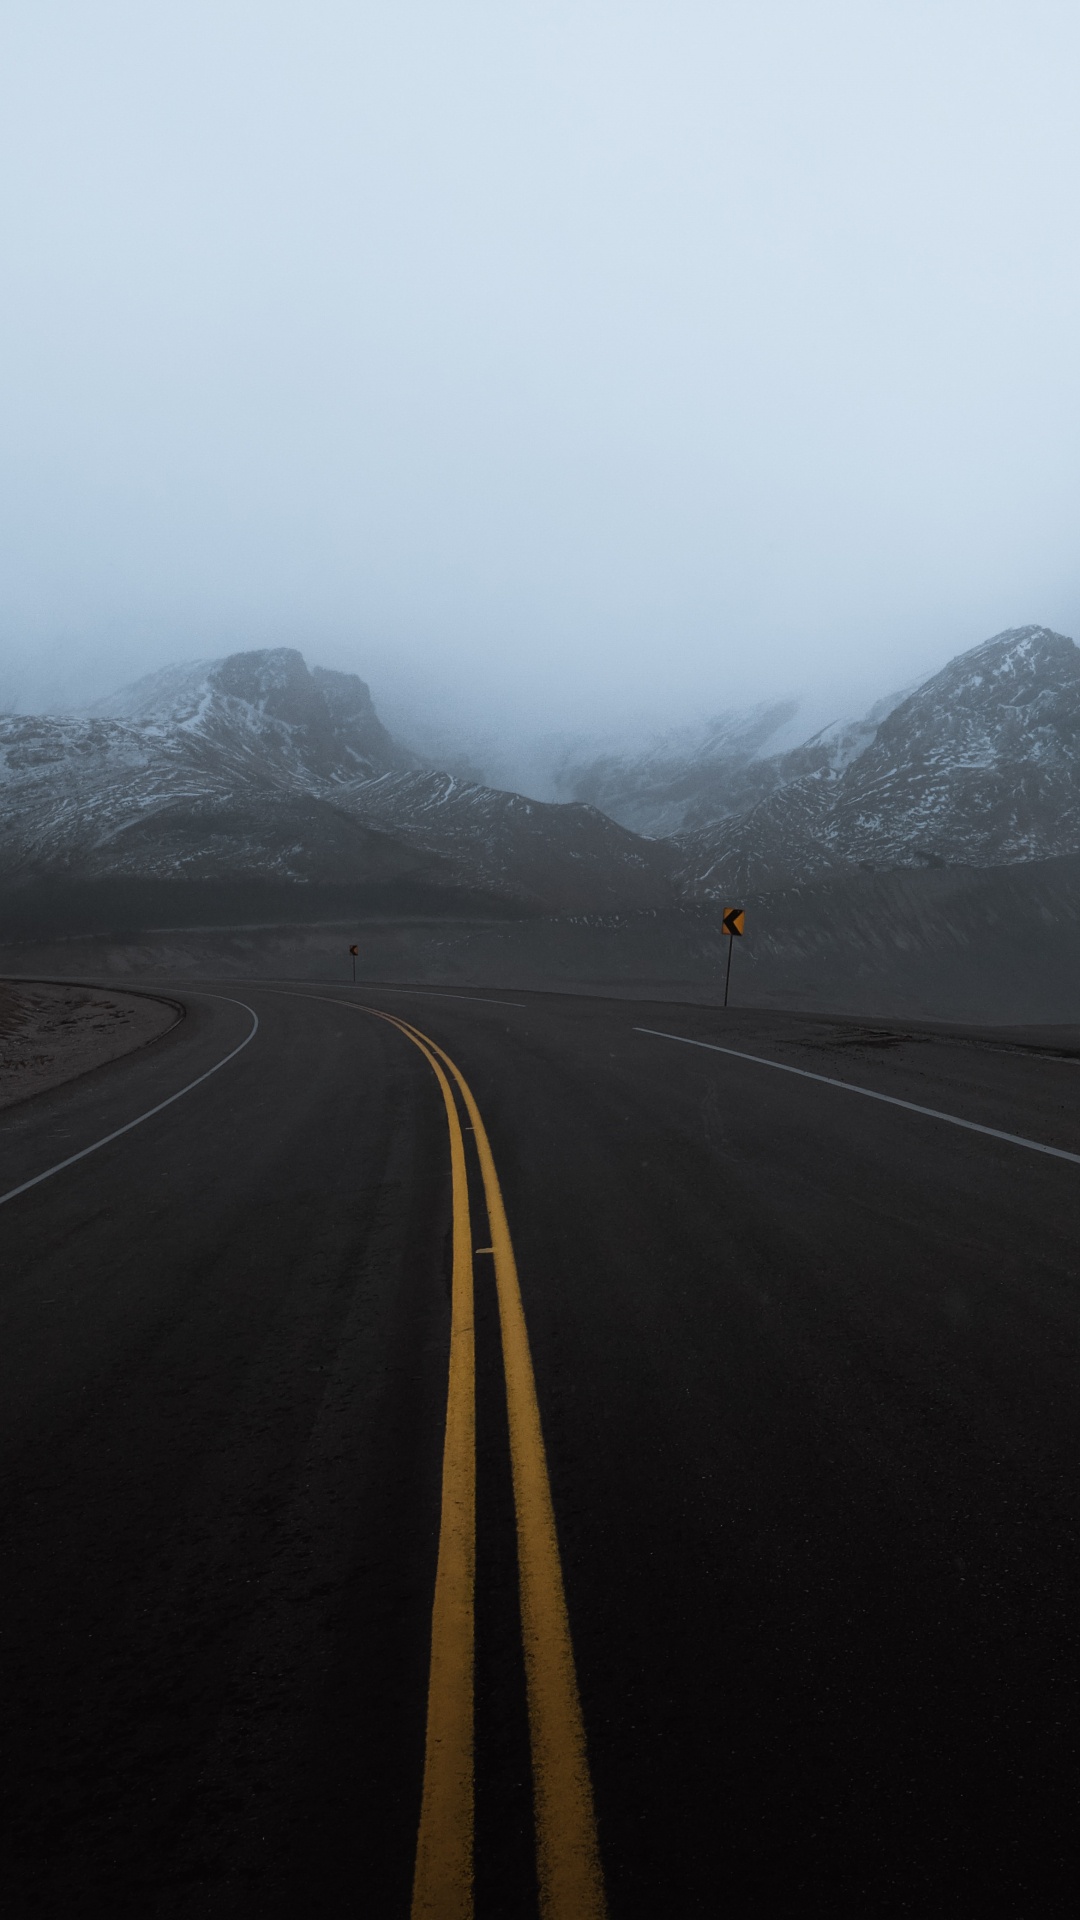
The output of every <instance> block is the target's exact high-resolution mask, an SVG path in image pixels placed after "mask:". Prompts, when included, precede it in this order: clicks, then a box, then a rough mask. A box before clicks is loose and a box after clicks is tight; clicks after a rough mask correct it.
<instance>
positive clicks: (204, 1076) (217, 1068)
mask: <svg viewBox="0 0 1080 1920" xmlns="http://www.w3.org/2000/svg"><path fill="white" fill-rule="evenodd" d="M207 998H208V999H210V1000H225V1001H227V1002H228V1004H229V1006H231V1007H243V1009H244V1012H245V1013H250V1015H251V1031H250V1032H249V1033H247V1034H245V1036H244V1038H243V1039H242V1040H241V1042H240V1045H239V1046H238V1047H233V1049H232V1051H231V1053H227V1054H225V1056H224V1058H223V1059H221V1060H215V1062H214V1064H213V1066H212V1067H208V1068H207V1070H206V1072H205V1073H200V1074H199V1075H198V1077H197V1079H195V1080H189V1081H188V1083H187V1086H186V1087H180V1088H179V1090H178V1091H177V1092H176V1093H170V1095H169V1097H168V1099H167V1100H159V1101H158V1103H157V1105H156V1106H154V1107H147V1109H146V1112H145V1113H139V1114H136V1116H135V1118H134V1120H128V1121H126V1122H125V1124H124V1125H123V1126H122V1127H114V1128H113V1130H112V1132H111V1133H105V1134H102V1136H101V1139H100V1140H92V1141H91V1143H90V1145H89V1146H88V1147H81V1148H80V1149H79V1151H78V1153H69V1154H68V1156H67V1158H66V1159H64V1160H57V1161H56V1163H55V1165H54V1166H51V1167H46V1168H45V1170H44V1172H42V1173H35V1174H34V1176H33V1178H32V1179H30V1180H23V1181H21V1182H20V1184H19V1185H18V1186H17V1187H10V1188H9V1189H8V1191H7V1193H0V1207H3V1206H6V1205H7V1203H8V1201H9V1200H15V1199H17V1198H18V1196H19V1194H20V1193H28V1192H29V1190H30V1188H31V1187H39V1186H40V1185H41V1182H42V1181H43V1180H51V1179H52V1177H53V1175H54V1174H56V1173H63V1171H64V1168H65V1167H73V1166H74V1165H75V1162H76V1161H77V1160H85V1159H86V1157H87V1155H88V1154H91V1153H98V1152H99V1151H100V1149H101V1148H102V1147H107V1146H108V1145H109V1143H110V1141H112V1140H119V1139H120V1138H121V1136H122V1135H123V1134H125V1133H130V1132H131V1130H132V1128H133V1127H141V1126H142V1125H143V1123H144V1121H147V1120H152V1119H153V1117H154V1115H155V1114H156V1113H164V1111H165V1108H166V1107H171V1106H172V1105H173V1104H174V1102H175V1101H177V1100H182V1099H183V1098H184V1095H185V1094H186V1093H193V1092H194V1090H195V1088H196V1087H201V1086H202V1084H203V1081H204V1080H209V1079H210V1077H211V1075H212V1074H215V1073H220V1072H221V1069H222V1067H227V1066H228V1064H229V1061H230V1060H235V1059H236V1056H237V1054H238V1053H243V1051H244V1048H245V1047H248V1046H250V1045H251V1042H252V1041H253V1040H254V1038H255V1035H256V1034H257V1033H258V1031H259V1016H258V1014H257V1013H256V1011H255V1009H254V1007H249V1006H248V1003H247V1001H246V1000H233V999H231V998H230V996H229V995H228V994H225V993H212V994H208V995H207Z"/></svg>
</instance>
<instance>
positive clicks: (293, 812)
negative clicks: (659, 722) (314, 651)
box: [0, 648, 673, 912]
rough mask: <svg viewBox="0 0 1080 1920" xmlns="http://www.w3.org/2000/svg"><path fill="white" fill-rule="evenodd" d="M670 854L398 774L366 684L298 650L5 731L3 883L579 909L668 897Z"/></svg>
mask: <svg viewBox="0 0 1080 1920" xmlns="http://www.w3.org/2000/svg"><path fill="white" fill-rule="evenodd" d="M106 709H108V711H106ZM672 857H673V855H672V850H671V849H670V848H667V847H663V848H660V847H657V846H655V845H652V844H649V843H645V842H641V841H638V840H636V839H635V837H634V836H633V835H632V834H628V833H626V832H625V831H624V830H623V829H622V828H620V827H617V826H616V825H614V823H613V822H611V821H609V820H607V819H606V818H605V817H604V816H603V815H602V814H599V813H597V812H595V810H593V809H590V808H585V807H580V806H545V805H542V804H540V803H538V802H534V801H527V800H524V799H522V798H521V797H520V796H519V795H515V794H506V793H499V792H496V791H493V790H492V789H490V788H485V787H480V786H475V785H469V784H467V783H461V782H455V781H454V780H452V779H450V778H449V776H443V775H433V774H424V773H418V772H413V771H410V770H409V756H408V754H407V753H406V752H405V751H404V750H403V749H402V748H401V747H399V746H398V745H397V744H396V743H395V742H394V741H393V740H392V738H391V736H390V735H389V734H388V733H387V731H386V729H385V728H384V727H383V726H382V724H381V722H380V720H379V718H378V715H377V714H376V712H375V708H374V706H373V704H372V701H371V696H370V693H369V691H368V689H367V687H366V686H365V685H364V683H363V681H361V680H359V679H358V678H356V676H355V675H350V674H342V673H333V672H328V671H325V670H323V669H321V668H315V669H314V670H309V669H308V667H307V665H306V664H305V662H304V659H303V657H302V655H301V654H299V653H298V652H296V651H295V650H294V649H292V648H276V649H272V650H266V651H256V652H251V653H241V654H232V655H230V656H228V657H227V658H226V659H224V660H220V661H212V662H209V663H207V662H201V663H197V664H196V665H194V666H191V667H182V668H173V669H169V670H167V671H166V672H164V673H159V674H153V675H151V676H149V677H148V678H147V679H145V680H143V681H140V682H139V683H138V684H137V685H135V686H133V687H130V688H127V689H125V690H124V691H123V692H122V693H120V694H118V695H116V696H114V697H113V698H112V699H111V700H109V701H107V702H101V703H99V705H98V707H97V709H96V710H95V711H94V712H93V713H92V714H90V715H88V716H87V717H85V718H81V719H68V718H59V719H57V718H50V717H26V716H18V717H8V718H6V719H3V720H0V876H3V878H4V879H5V880H6V881H7V882H8V884H9V885H10V884H11V883H22V885H23V886H24V887H25V886H28V885H30V884H31V883H46V882H47V883H55V882H58V881H67V882H72V883H79V884H83V883H86V882H105V881H108V882H117V881H125V882H151V881H153V882H155V883H160V882H163V881H170V882H172V881H175V882H197V883H200V884H205V883H215V884H217V883H221V882H227V881H229V880H235V881H237V882H238V883H239V882H240V881H241V880H242V881H244V882H245V883H248V882H251V881H253V880H259V881H265V882H273V883H275V884H282V885H286V886H293V885H310V884H313V883H319V884H321V885H326V884H330V885H342V886H345V885H349V886H358V885H359V886H364V885H375V886H379V887H382V888H385V887H386V885H388V884H391V883H395V882H399V881H400V882H408V883H409V885H410V886H414V887H415V884H417V883H422V886H423V887H424V888H426V889H427V890H428V894H429V895H430V900H429V904H430V905H432V906H433V908H434V909H435V910H438V901H439V899H440V898H442V899H444V900H446V901H449V900H450V899H451V897H453V898H459V899H460V898H463V897H464V896H466V895H467V896H469V898H470V899H471V900H472V901H473V902H474V903H475V902H477V901H480V900H483V899H488V900H490V901H491V902H492V903H493V904H496V905H498V904H499V903H501V904H502V907H503V909H505V908H507V907H514V908H517V909H520V910H521V911H525V912H541V911H573V910H583V909H587V908H589V907H592V906H594V905H595V904H596V903H597V902H599V903H601V904H602V905H604V906H605V907H607V906H625V907H640V906H664V905H667V904H669V903H670V901H671V899H672V898H673V893H672V885H671V880H670V870H671V865H672Z"/></svg>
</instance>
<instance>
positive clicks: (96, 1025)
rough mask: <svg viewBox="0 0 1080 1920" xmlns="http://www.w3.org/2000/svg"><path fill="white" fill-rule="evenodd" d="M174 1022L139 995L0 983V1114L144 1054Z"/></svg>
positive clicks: (170, 1013) (167, 1010)
mask: <svg viewBox="0 0 1080 1920" xmlns="http://www.w3.org/2000/svg"><path fill="white" fill-rule="evenodd" d="M180 1017H181V1016H180V1012H179V1009H178V1008H177V1007H175V1006H172V1005H171V1004H170V1003H169V1002H168V1001H165V1000H153V999H150V998H149V997H148V996H146V995H144V994H134V993H114V992H112V991H111V990H108V991H106V990H105V989H102V988H99V987H83V986H75V985H61V984H58V983H54V982H48V981H18V982H15V981H11V982H2V981H0V1107H8V1106H10V1105H11V1104H12V1102H13V1101H15V1100H25V1099H26V1098H27V1097H28V1095H30V1094H32V1093H44V1092H45V1090H46V1089H47V1088H49V1087H58V1086H60V1085H62V1083H63V1082H64V1081H65V1080H74V1079H75V1078H76V1076H77V1075H78V1074H80V1073H88V1072H89V1071H90V1069H91V1068H92V1067H101V1066H104V1065H105V1063H106V1061H108V1060H115V1059H117V1058H118V1057H119V1056H120V1055H121V1054H124V1053H130V1052H132V1050H133V1049H134V1048H135V1047H141V1046H144V1045H145V1044H146V1042H147V1041H148V1040H156V1039H157V1037H158V1035H159V1034H162V1033H166V1032H167V1031H168V1029H169V1028H170V1027H171V1026H175V1024H176V1021H177V1020H178V1019H179V1018H180Z"/></svg>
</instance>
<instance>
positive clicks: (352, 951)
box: [349, 947, 360, 987]
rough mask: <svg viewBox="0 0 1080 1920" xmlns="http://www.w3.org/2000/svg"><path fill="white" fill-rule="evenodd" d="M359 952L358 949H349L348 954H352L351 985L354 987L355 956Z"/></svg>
mask: <svg viewBox="0 0 1080 1920" xmlns="http://www.w3.org/2000/svg"><path fill="white" fill-rule="evenodd" d="M359 951H360V949H359V947H350V948H349V952H350V953H351V954H352V983H353V986H354V987H355V985H356V956H357V954H358V953H359Z"/></svg>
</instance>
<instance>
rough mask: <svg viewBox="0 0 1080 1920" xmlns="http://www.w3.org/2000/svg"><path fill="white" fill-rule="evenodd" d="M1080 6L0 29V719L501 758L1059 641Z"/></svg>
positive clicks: (678, 2) (207, 3) (17, 19)
mask: <svg viewBox="0 0 1080 1920" xmlns="http://www.w3.org/2000/svg"><path fill="white" fill-rule="evenodd" d="M1078 81H1080V6H1077V4H1076V0H1064V3H1062V4H1058V3H1057V0H1017V4H995V0H651V4H638V3H637V0H427V3H425V0H381V4H378V5H373V4H364V0H277V3H275V0H174V3H173V4H164V0H130V3H128V4H122V3H116V0H74V3H68V4H65V3H64V0H3V5H2V7H0V223H2V233H0V274H2V278H3V285H2V287H0V389H2V392H0V645H2V648H3V654H4V660H3V664H2V666H0V699H4V700H6V701H8V702H9V703H11V702H14V701H18V702H20V703H21V704H23V705H28V704H49V703H55V702H56V701H58V700H59V699H61V698H62V697H64V696H65V695H67V696H69V697H71V698H81V697H85V696H86V695H88V694H90V693H92V692H94V691H98V690H104V689H105V688H107V687H109V686H110V685H113V684H116V683H118V682H120V681H122V680H124V679H126V678H131V677H134V675H135V674H137V673H139V672H142V671H146V670H148V669H149V668H152V667H154V666H158V665H162V664H164V663H166V662H168V661H172V660H177V659H186V658H193V657H198V656H200V655H207V654H216V653H220V652H222V651H228V650H231V649H233V648H235V647H240V646H259V645H278V644H283V643H289V644H295V645H299V646H301V647H302V648H303V649H304V651H305V653H306V654H307V656H308V658H309V659H310V660H312V661H321V662H323V663H324V664H329V665H340V666H345V667H353V668H356V669H357V670H359V671H360V672H362V673H363V674H364V675H365V677H366V678H368V679H369V680H370V681H371V683H372V686H373V690H374V692H375V694H376V698H377V700H379V701H380V703H381V704H382V705H383V706H384V707H385V708H386V709H387V710H388V711H390V712H391V714H392V716H393V717H395V718H400V715H401V714H402V712H404V711H406V710H407V709H408V707H409V705H410V703H413V704H414V705H415V707H416V708H417V710H418V711H419V712H420V713H422V714H425V715H429V716H430V717H432V718H433V719H435V718H437V717H438V715H439V714H440V713H442V712H443V711H444V710H445V711H447V712H449V713H450V715H451V716H454V715H455V714H457V713H458V712H460V713H461V714H462V715H465V716H468V717H469V718H470V719H473V720H475V721H476V722H477V723H478V724H481V725H484V726H488V725H496V726H508V727H509V726H517V725H524V726H533V725H535V726H538V727H550V726H560V725H574V724H577V723H580V724H584V725H595V724H598V723H601V722H603V721H604V720H605V719H607V718H610V719H611V720H613V721H615V722H620V721H621V720H622V719H623V718H624V717H625V716H634V717H640V716H641V714H643V713H647V714H649V715H655V717H656V718H657V720H660V721H669V720H673V719H679V718H686V717H689V716H690V715H692V714H693V713H695V712H707V711H711V710H715V709H717V708H719V707H722V706H726V705H729V704H732V703H742V702H744V701H746V700H748V699H752V698H754V697H757V696H758V695H760V694H766V693H770V692H772V691H774V690H787V689H788V688H793V689H796V690H798V689H800V688H806V687H811V686H813V685H814V684H815V682H816V683H822V684H826V685H828V686H832V685H848V684H850V686H851V687H852V688H853V689H854V690H855V692H854V696H853V697H854V699H855V701H856V704H857V701H858V698H859V697H861V694H862V692H863V691H864V690H865V692H866V695H867V697H868V698H869V697H872V696H873V695H874V694H875V693H876V692H879V691H885V690H886V689H887V688H889V687H891V686H893V685H895V684H898V683H902V682H903V681H904V680H906V679H908V678H910V677H912V676H913V675H914V674H915V673H917V672H919V671H920V670H922V671H925V670H929V669H930V668H932V667H934V666H936V665H938V664H940V663H941V662H943V661H944V660H945V659H946V658H947V657H948V656H949V655H950V654H952V653H954V652H956V651H957V650H959V649H960V648H961V647H964V646H970V645H973V644H974V643H975V642H976V641H978V640H980V639H982V638H984V637H986V636H987V635H988V634H990V633H993V632H995V631H997V630H998V629H1000V628H1003V627H1006V626H1011V625H1017V624H1021V623H1024V622H1027V621H1029V620H1037V621H1042V622H1045V623H1047V624H1049V625H1053V626H1057V627H1058V628H1060V629H1063V630H1064V631H1065V632H1073V633H1076V631H1077V621H1078V616H1080V543H1078V540H1077V530H1078V511H1077V509H1078V504H1080V503H1078V491H1080V489H1078V481H1077V466H1078V447H1080V431H1078V429H1080V419H1078V412H1080V406H1078V391H1080V377H1078V366H1080V353H1078V349H1077V342H1078V340H1080V312H1078V306H1080V300H1078V294H1080V245H1078V242H1080V232H1078V217H1077V202H1078V196H1080V113H1078V111H1077V97H1078Z"/></svg>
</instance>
